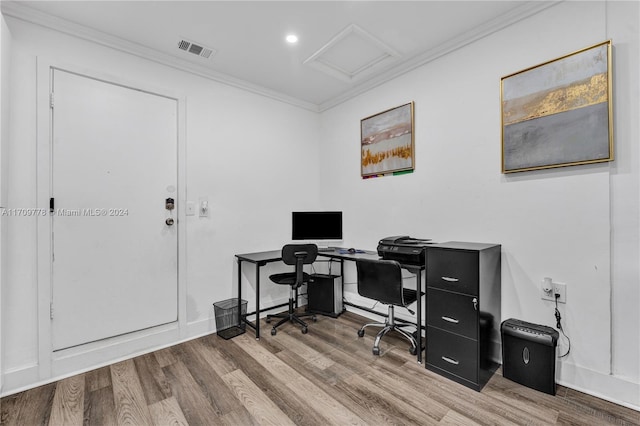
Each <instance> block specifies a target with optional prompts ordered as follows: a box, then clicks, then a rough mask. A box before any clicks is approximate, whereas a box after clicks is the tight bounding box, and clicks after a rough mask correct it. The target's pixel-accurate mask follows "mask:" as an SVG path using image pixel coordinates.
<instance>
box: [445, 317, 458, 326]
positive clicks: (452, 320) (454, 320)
mask: <svg viewBox="0 0 640 426" xmlns="http://www.w3.org/2000/svg"><path fill="white" fill-rule="evenodd" d="M442 319H443V320H445V321H447V322H452V323H454V324H458V323H459V322H460V321H458V320H457V319H455V318H451V317H442Z"/></svg>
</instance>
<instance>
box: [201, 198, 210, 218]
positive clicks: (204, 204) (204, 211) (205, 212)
mask: <svg viewBox="0 0 640 426" xmlns="http://www.w3.org/2000/svg"><path fill="white" fill-rule="evenodd" d="M200 217H209V200H207V199H206V198H200Z"/></svg>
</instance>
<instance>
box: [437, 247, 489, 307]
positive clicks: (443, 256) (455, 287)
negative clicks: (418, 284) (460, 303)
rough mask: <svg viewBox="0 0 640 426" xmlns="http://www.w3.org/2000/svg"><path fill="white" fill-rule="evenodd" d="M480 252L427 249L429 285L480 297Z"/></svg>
mask: <svg viewBox="0 0 640 426" xmlns="http://www.w3.org/2000/svg"><path fill="white" fill-rule="evenodd" d="M478 269H479V266H478V252H476V251H462V250H448V249H441V248H435V247H434V248H429V249H427V285H428V286H430V287H437V288H443V289H445V290H451V291H456V292H458V293H466V294H471V295H474V296H477V295H478V279H479V272H478Z"/></svg>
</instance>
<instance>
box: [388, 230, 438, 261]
mask: <svg viewBox="0 0 640 426" xmlns="http://www.w3.org/2000/svg"><path fill="white" fill-rule="evenodd" d="M429 244H433V242H431V240H429V239H420V238H411V237H409V236H408V235H400V236H395V237H387V238H383V239H381V240H380V242H378V256H380V257H381V258H383V259H386V260H395V261H397V262H400V263H405V264H412V265H424V263H425V257H426V251H427V246H428V245H429Z"/></svg>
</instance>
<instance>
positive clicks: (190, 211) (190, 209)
mask: <svg viewBox="0 0 640 426" xmlns="http://www.w3.org/2000/svg"><path fill="white" fill-rule="evenodd" d="M186 214H187V216H195V214H196V203H195V202H194V201H187V212H186Z"/></svg>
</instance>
